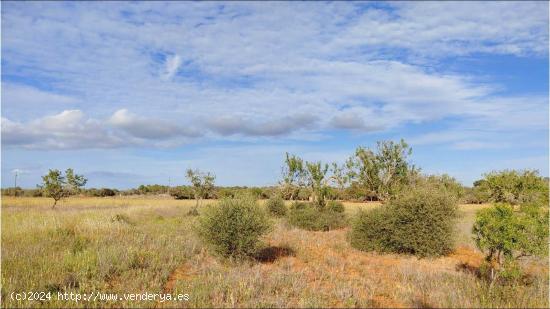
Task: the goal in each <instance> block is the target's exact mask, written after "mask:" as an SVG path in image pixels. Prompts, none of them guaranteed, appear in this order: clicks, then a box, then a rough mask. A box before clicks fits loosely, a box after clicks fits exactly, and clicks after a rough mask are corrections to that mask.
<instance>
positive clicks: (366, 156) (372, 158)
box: [347, 140, 415, 201]
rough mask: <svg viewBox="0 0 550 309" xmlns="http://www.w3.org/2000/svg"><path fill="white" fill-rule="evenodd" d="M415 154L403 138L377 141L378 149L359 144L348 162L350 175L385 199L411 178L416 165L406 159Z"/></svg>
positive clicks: (382, 199) (379, 197) (378, 196)
mask: <svg viewBox="0 0 550 309" xmlns="http://www.w3.org/2000/svg"><path fill="white" fill-rule="evenodd" d="M411 153H412V148H410V147H409V145H408V144H407V143H405V141H404V140H401V141H400V142H398V143H396V142H393V141H379V142H377V147H376V150H375V151H373V150H371V149H368V148H364V147H359V148H357V149H356V151H355V155H354V156H352V157H351V158H350V159H349V160H348V162H347V166H348V175H349V177H350V178H351V179H353V180H355V181H357V182H358V183H359V184H361V185H362V186H363V187H365V188H366V189H367V190H368V191H369V192H370V193H372V194H374V195H375V196H376V197H377V198H378V199H379V200H381V201H386V200H388V199H389V198H390V197H391V196H393V195H395V194H396V193H397V192H398V191H399V190H400V189H401V188H402V187H403V186H404V185H406V184H407V182H408V181H409V178H410V175H411V174H413V173H414V172H415V167H414V166H412V165H410V164H409V163H408V161H407V159H408V157H409V156H410V155H411Z"/></svg>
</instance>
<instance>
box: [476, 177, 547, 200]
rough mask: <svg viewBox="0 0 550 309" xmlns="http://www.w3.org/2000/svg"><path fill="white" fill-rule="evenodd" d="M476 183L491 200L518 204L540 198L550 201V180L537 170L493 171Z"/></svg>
mask: <svg viewBox="0 0 550 309" xmlns="http://www.w3.org/2000/svg"><path fill="white" fill-rule="evenodd" d="M476 184H477V186H476V187H479V189H480V190H481V191H482V192H484V193H485V194H486V195H487V196H488V197H489V200H490V201H491V202H497V203H510V204H515V205H517V204H522V203H529V202H536V201H539V200H540V201H542V202H545V203H548V180H546V179H544V178H542V177H540V176H539V175H538V172H537V171H530V170H525V171H515V170H504V171H499V172H491V173H488V174H486V175H485V178H484V179H483V180H481V181H479V182H477V183H476Z"/></svg>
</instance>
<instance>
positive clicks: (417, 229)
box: [350, 186, 456, 257]
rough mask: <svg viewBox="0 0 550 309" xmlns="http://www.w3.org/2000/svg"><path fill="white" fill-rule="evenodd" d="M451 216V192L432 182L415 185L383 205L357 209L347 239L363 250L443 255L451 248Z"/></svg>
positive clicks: (452, 220)
mask: <svg viewBox="0 0 550 309" xmlns="http://www.w3.org/2000/svg"><path fill="white" fill-rule="evenodd" d="M455 218H456V199H455V198H454V197H453V196H452V195H451V194H449V193H448V192H446V191H444V190H441V189H440V188H436V187H433V186H416V187H413V188H408V189H407V190H404V191H403V192H402V193H401V194H400V196H399V197H396V198H394V199H392V200H391V201H390V202H389V203H388V205H387V206H385V207H381V208H377V209H375V210H372V211H369V212H364V211H363V212H360V213H359V215H358V216H357V217H356V218H355V220H354V222H353V224H352V229H351V232H350V241H351V245H352V246H353V247H355V248H357V249H359V250H363V251H379V252H395V253H408V254H414V255H418V256H421V257H425V256H439V255H444V254H448V253H450V252H451V251H452V249H453V248H454V247H453V245H454V238H453V228H454V223H455Z"/></svg>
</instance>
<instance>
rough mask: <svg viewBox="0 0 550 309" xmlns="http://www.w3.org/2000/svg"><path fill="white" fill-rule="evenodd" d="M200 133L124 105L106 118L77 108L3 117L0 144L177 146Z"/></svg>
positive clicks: (94, 146)
mask: <svg viewBox="0 0 550 309" xmlns="http://www.w3.org/2000/svg"><path fill="white" fill-rule="evenodd" d="M198 135H199V133H198V132H197V131H196V130H194V129H191V128H186V127H182V126H178V125H176V124H172V123H169V122H166V121H162V120H159V119H154V118H146V117H138V116H136V115H134V114H132V113H130V112H128V111H127V110H125V109H122V110H119V111H117V112H115V113H114V114H113V115H112V116H111V117H109V118H108V119H106V120H99V119H93V118H89V117H88V116H86V115H85V114H84V113H83V112H82V111H80V110H66V111H63V112H61V113H59V114H56V115H53V116H45V117H42V118H39V119H35V120H33V121H29V122H26V123H23V122H16V121H11V120H9V119H7V118H2V144H3V145H5V146H20V147H23V148H28V149H49V148H51V149H79V148H88V149H89V148H115V147H128V146H148V145H149V146H153V147H156V146H161V147H164V146H176V145H181V144H185V143H186V142H189V141H190V140H191V139H192V138H194V137H197V136H198Z"/></svg>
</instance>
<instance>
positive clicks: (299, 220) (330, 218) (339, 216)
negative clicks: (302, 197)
mask: <svg viewBox="0 0 550 309" xmlns="http://www.w3.org/2000/svg"><path fill="white" fill-rule="evenodd" d="M288 219H289V223H290V224H291V225H293V226H296V227H299V228H301V229H305V230H308V231H330V230H334V229H340V228H343V227H345V226H346V225H347V220H346V215H345V214H344V213H343V212H340V211H338V210H335V209H334V208H331V207H327V208H320V207H319V206H317V205H315V204H312V203H304V202H295V203H294V204H292V206H291V207H290V213H289V217H288Z"/></svg>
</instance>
